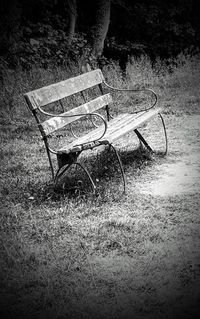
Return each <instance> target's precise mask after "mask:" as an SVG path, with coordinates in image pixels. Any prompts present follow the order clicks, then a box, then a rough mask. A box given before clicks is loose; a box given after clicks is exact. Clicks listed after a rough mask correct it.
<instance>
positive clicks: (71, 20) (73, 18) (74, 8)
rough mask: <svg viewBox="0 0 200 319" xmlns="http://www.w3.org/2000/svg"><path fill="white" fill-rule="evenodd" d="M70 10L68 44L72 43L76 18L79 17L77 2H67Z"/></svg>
mask: <svg viewBox="0 0 200 319" xmlns="http://www.w3.org/2000/svg"><path fill="white" fill-rule="evenodd" d="M67 5H68V10H69V22H68V29H67V36H68V39H69V40H68V44H69V45H70V44H71V42H72V38H73V36H74V32H75V27H76V17H77V4H76V0H67Z"/></svg>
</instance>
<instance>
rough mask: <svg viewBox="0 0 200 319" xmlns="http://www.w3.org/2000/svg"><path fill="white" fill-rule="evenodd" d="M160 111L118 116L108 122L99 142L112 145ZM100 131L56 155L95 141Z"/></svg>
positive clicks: (95, 131) (90, 134) (101, 128)
mask: <svg viewBox="0 0 200 319" xmlns="http://www.w3.org/2000/svg"><path fill="white" fill-rule="evenodd" d="M160 111H161V109H160V108H156V109H152V110H149V111H147V112H143V113H139V114H127V113H124V114H120V115H119V116H117V117H116V118H114V119H113V120H111V121H110V122H108V129H107V131H106V134H105V135H104V136H103V138H102V139H101V140H100V141H101V142H106V141H108V142H109V143H113V142H114V141H115V140H117V139H118V138H120V137H121V136H123V135H125V134H126V133H128V132H130V131H131V130H135V129H137V128H138V127H139V126H141V124H143V123H145V122H146V121H148V120H149V119H150V118H152V117H153V116H155V115H156V114H157V113H159V112H160ZM102 131H103V127H102V126H101V127H98V128H97V129H95V130H93V131H91V132H89V133H88V134H86V135H85V136H82V137H80V138H79V139H77V140H75V141H73V142H72V143H69V144H67V145H66V146H64V147H62V148H61V149H60V150H59V152H58V153H60V154H61V153H69V152H73V151H75V150H76V149H75V148H74V147H75V145H79V144H84V143H88V142H90V141H92V140H95V139H96V138H98V137H99V136H100V135H101V133H102ZM80 150H81V148H80Z"/></svg>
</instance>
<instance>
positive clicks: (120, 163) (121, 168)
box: [109, 144, 126, 193]
mask: <svg viewBox="0 0 200 319" xmlns="http://www.w3.org/2000/svg"><path fill="white" fill-rule="evenodd" d="M109 147H111V148H112V149H113V150H114V152H115V154H116V156H117V160H118V163H119V166H120V171H121V174H122V178H123V183H124V193H125V192H126V179H125V174H124V168H123V164H122V161H121V158H120V156H119V153H118V151H117V150H116V148H115V147H114V146H113V145H112V144H109Z"/></svg>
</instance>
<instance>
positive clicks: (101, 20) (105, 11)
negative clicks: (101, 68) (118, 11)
mask: <svg viewBox="0 0 200 319" xmlns="http://www.w3.org/2000/svg"><path fill="white" fill-rule="evenodd" d="M109 23H110V0H98V1H97V11H96V23H95V25H94V28H93V32H92V54H93V55H94V57H95V58H99V57H100V56H101V55H102V52H103V48H104V41H105V38H106V35H107V32H108V27H109Z"/></svg>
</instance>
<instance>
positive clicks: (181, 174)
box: [0, 56, 200, 319]
mask: <svg viewBox="0 0 200 319" xmlns="http://www.w3.org/2000/svg"><path fill="white" fill-rule="evenodd" d="M175 62H176V63H174V65H173V67H171V66H170V67H169V66H168V67H165V66H163V65H162V63H161V62H159V61H158V62H157V64H156V65H155V67H154V68H152V66H151V63H150V61H149V60H148V59H147V58H146V57H143V58H141V59H140V60H133V61H132V62H131V63H130V64H128V65H127V71H126V76H122V75H121V73H120V70H119V68H118V67H117V66H116V65H115V64H113V65H110V66H107V67H105V69H104V73H105V74H106V78H107V80H108V82H109V83H111V84H114V85H116V86H120V87H122V86H123V87H125V86H127V85H128V86H129V87H131V86H134V85H138V86H139V87H143V86H148V87H151V88H152V89H154V90H155V91H156V92H157V93H158V96H159V105H160V106H162V107H163V115H164V118H165V120H166V126H167V130H168V137H169V152H168V155H167V156H166V157H162V156H158V155H154V156H152V155H150V154H148V153H147V152H141V151H140V150H139V149H138V148H137V146H138V144H137V140H136V138H135V137H134V134H132V133H131V134H129V135H128V136H126V137H124V138H123V139H121V140H120V141H119V143H118V144H117V145H118V146H119V148H120V154H121V156H122V161H123V163H124V167H125V174H126V178H127V182H128V185H127V193H126V194H123V193H122V189H123V188H122V180H121V179H120V174H119V170H118V169H116V168H115V165H110V163H112V164H113V163H114V162H113V161H114V159H113V156H112V154H110V156H108V153H107V152H106V151H105V150H101V152H99V153H98V157H96V156H95V153H94V154H93V153H92V154H87V156H86V157H85V158H83V160H84V161H86V160H87V164H88V166H89V167H90V169H91V170H93V176H94V178H96V182H97V184H98V189H99V194H98V196H96V197H94V196H92V195H91V193H90V192H88V193H87V192H86V193H84V194H82V193H81V194H80V193H78V192H77V193H75V194H69V193H67V192H65V191H64V190H63V191H62V192H59V193H56V192H54V191H53V188H52V184H51V175H50V170H49V167H48V161H47V158H46V154H45V150H44V147H43V142H42V140H41V138H40V135H39V132H37V127H36V125H35V123H34V120H33V119H32V117H31V114H30V113H29V111H28V110H27V107H26V105H25V102H24V100H23V97H22V94H23V93H24V92H27V91H30V90H31V89H35V88H37V87H40V86H42V85H45V84H48V83H52V82H55V81H57V80H62V79H64V78H67V77H69V76H70V75H71V74H70V72H69V70H64V69H62V70H59V69H56V70H48V71H47V70H46V71H45V70H32V72H30V71H29V72H28V71H27V72H25V71H23V72H22V71H18V72H16V73H15V74H14V73H7V74H6V76H5V78H4V86H3V88H2V94H1V98H0V103H1V109H0V110H1V113H2V117H1V123H0V130H1V167H0V170H1V180H0V184H1V185H0V187H1V208H0V209H1V214H0V219H1V220H0V229H1V231H0V240H1V245H0V249H1V259H0V263H1V264H0V285H1V295H0V313H1V314H2V316H1V318H21V319H22V318H53V319H54V318H55V319H58V318H60V319H61V318H63V319H64V318H82V319H85V318H109V319H110V318H113V319H115V318H153V319H155V318H170V319H171V318H176V319H177V318H197V316H198V307H197V305H198V303H199V302H200V294H199V293H200V217H199V206H200V199H199V191H200V179H199V177H200V171H199V159H200V158H199V157H200V142H199V138H200V108H199V103H200V91H199V83H200V63H199V62H200V59H199V57H195V58H189V57H185V56H180V57H179V58H178V59H177V60H176V61H175ZM76 72H77V70H74V73H75V74H76ZM120 98H122V99H123V102H124V104H123V107H124V108H125V107H126V106H127V107H129V106H128V101H127V100H126V98H125V97H120ZM117 100H118V101H119V96H118V97H117ZM132 107H134V105H133V106H132ZM121 108H122V105H121V104H120V103H119V102H118V103H116V111H120V109H121ZM157 125H158V122H155V121H153V122H152V123H149V125H148V127H146V128H145V131H144V134H146V137H147V139H149V141H150V143H152V145H156V146H157V147H158V149H159V148H161V147H162V138H161V131H160V128H159V126H157Z"/></svg>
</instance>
